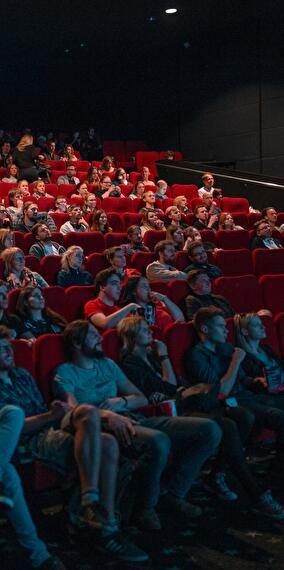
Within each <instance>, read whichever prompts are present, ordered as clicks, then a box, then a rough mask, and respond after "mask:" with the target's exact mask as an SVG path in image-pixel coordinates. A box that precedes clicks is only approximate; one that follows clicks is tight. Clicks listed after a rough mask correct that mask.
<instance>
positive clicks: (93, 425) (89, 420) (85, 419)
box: [73, 404, 100, 430]
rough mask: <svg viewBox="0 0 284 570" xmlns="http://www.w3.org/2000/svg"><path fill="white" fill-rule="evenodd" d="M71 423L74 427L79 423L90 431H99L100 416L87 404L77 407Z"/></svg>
mask: <svg viewBox="0 0 284 570" xmlns="http://www.w3.org/2000/svg"><path fill="white" fill-rule="evenodd" d="M73 421H74V424H75V425H76V424H77V425H78V424H79V423H81V424H84V425H85V427H88V428H90V429H91V430H98V429H100V416H99V413H98V411H97V409H96V408H95V407H94V406H89V405H87V404H84V405H81V406H78V408H76V410H75V412H74V416H73Z"/></svg>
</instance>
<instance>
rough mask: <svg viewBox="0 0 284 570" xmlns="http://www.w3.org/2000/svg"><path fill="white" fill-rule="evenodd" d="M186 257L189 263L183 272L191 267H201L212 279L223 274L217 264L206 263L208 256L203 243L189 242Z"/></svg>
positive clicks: (186, 271)
mask: <svg viewBox="0 0 284 570" xmlns="http://www.w3.org/2000/svg"><path fill="white" fill-rule="evenodd" d="M188 257H189V259H190V261H191V263H190V265H188V267H186V269H185V270H184V271H185V273H188V271H191V270H192V269H203V271H205V273H207V275H208V277H209V279H211V280H212V281H213V280H214V279H217V277H221V275H223V271H222V270H221V269H220V268H219V267H217V265H212V264H211V263H208V257H207V253H206V251H205V248H204V244H203V243H200V242H198V241H197V242H193V243H190V244H189V246H188Z"/></svg>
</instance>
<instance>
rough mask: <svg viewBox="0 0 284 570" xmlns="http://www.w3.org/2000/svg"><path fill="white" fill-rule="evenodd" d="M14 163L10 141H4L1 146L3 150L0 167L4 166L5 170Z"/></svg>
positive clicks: (0, 153) (0, 152)
mask: <svg viewBox="0 0 284 570" xmlns="http://www.w3.org/2000/svg"><path fill="white" fill-rule="evenodd" d="M1 139H2V136H1ZM12 162H13V153H12V149H11V143H10V142H8V141H4V142H3V143H2V144H1V149H0V166H2V167H3V166H4V167H5V168H7V166H9V164H12Z"/></svg>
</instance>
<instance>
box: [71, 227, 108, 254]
mask: <svg viewBox="0 0 284 570" xmlns="http://www.w3.org/2000/svg"><path fill="white" fill-rule="evenodd" d="M64 240H65V247H66V248H68V247H70V245H79V246H80V247H82V248H83V251H84V254H85V255H90V254H91V253H95V252H98V253H100V252H102V251H104V250H105V240H104V236H103V234H101V232H82V233H81V232H78V233H76V232H71V233H69V234H66V235H65V236H64Z"/></svg>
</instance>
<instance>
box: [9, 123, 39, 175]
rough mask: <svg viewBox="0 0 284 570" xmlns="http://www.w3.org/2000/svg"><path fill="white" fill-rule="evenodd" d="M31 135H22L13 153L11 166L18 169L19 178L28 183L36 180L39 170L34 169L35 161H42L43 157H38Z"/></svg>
mask: <svg viewBox="0 0 284 570" xmlns="http://www.w3.org/2000/svg"><path fill="white" fill-rule="evenodd" d="M33 142H34V139H33V137H32V135H29V134H27V135H23V136H22V137H21V139H20V142H19V143H18V144H17V146H16V148H15V150H14V152H13V164H15V165H16V166H17V167H18V168H19V172H20V174H19V178H20V179H23V178H26V179H27V180H28V182H33V181H34V180H37V178H38V175H39V170H38V169H37V167H36V164H35V159H36V158H38V159H39V160H44V156H42V155H38V156H37V151H36V147H35V146H34V144H33Z"/></svg>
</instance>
